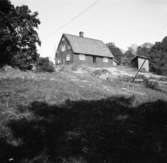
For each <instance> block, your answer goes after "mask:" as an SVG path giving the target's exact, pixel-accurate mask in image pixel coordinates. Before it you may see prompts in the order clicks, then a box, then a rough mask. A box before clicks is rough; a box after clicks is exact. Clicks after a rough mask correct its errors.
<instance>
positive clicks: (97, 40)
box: [63, 33, 105, 44]
mask: <svg viewBox="0 0 167 163" xmlns="http://www.w3.org/2000/svg"><path fill="white" fill-rule="evenodd" d="M63 35H70V36H74V37H77V38H81V39H90V40H95V41H101V42H102V43H103V44H105V43H104V42H103V41H102V40H99V39H94V38H90V37H80V36H78V35H74V34H68V33H63Z"/></svg>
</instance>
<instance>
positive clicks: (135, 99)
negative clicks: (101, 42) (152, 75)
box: [0, 67, 167, 163]
mask: <svg viewBox="0 0 167 163" xmlns="http://www.w3.org/2000/svg"><path fill="white" fill-rule="evenodd" d="M114 69H115V68H114ZM122 69H123V68H122ZM116 71H118V72H116ZM131 73H133V75H134V73H135V72H132V71H131V70H129V72H128V73H126V74H124V72H123V70H118V69H115V70H114V72H113V71H112V70H111V69H110V70H108V69H100V70H99V69H96V68H87V67H86V68H85V67H82V68H79V69H75V70H72V69H70V68H69V67H66V68H63V69H59V70H58V71H57V72H54V73H34V72H22V71H19V70H11V71H7V72H3V71H1V72H0V153H1V155H0V160H1V161H2V160H4V161H2V163H3V162H4V163H6V162H7V160H10V159H13V160H15V162H18V163H34V162H40V163H53V162H55V163H56V162H59V163H60V162H63V161H64V162H66V163H89V162H97V163H101V162H108V163H110V162H113V163H119V162H125V163H129V162H137V161H138V160H141V161H139V162H144V163H145V162H148V160H149V161H150V160H151V161H150V162H153V163H154V162H155V163H157V162H163V161H162V160H167V153H166V150H165V149H166V145H165V142H166V135H167V132H166V115H167V111H166V103H167V102H165V101H167V93H166V91H167V86H166V85H165V83H164V84H163V85H161V86H160V87H159V89H151V88H148V87H146V86H145V85H144V84H143V82H139V83H138V82H137V83H135V82H134V83H132V82H130V81H129V79H131V78H130V77H131V76H133V75H132V74H131ZM127 74H130V77H129V76H128V75H127ZM163 82H164V80H163ZM159 99H161V101H159ZM143 103H144V104H143ZM150 139H151V141H150ZM138 142H139V143H138ZM111 154H112V157H111ZM118 154H119V157H117V156H118ZM57 159H58V160H57ZM59 159H60V160H59ZM87 159H88V160H89V161H88V160H87ZM56 160H57V161H56ZM90 160H92V161H90ZM106 160H108V161H106Z"/></svg>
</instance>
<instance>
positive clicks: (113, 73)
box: [0, 66, 167, 107]
mask: <svg viewBox="0 0 167 163" xmlns="http://www.w3.org/2000/svg"><path fill="white" fill-rule="evenodd" d="M135 73H136V71H135V70H134V69H131V68H127V67H117V68H116V67H111V68H96V67H86V66H79V67H77V68H74V67H71V66H66V67H59V68H58V69H57V71H56V72H54V73H34V72H23V71H20V70H15V69H9V70H7V71H1V72H0V96H1V98H0V105H1V106H3V107H6V105H9V106H10V107H13V106H17V105H26V104H28V103H31V102H33V101H45V102H47V103H49V104H60V103H62V102H64V101H65V100H68V99H70V100H73V101H77V100H84V99H85V100H97V99H103V98H108V97H113V96H117V97H120V96H124V97H131V96H133V97H135V101H134V103H135V104H139V103H143V102H148V101H155V100H157V99H162V100H166V99H167V96H166V94H167V93H166V90H167V85H166V82H165V80H166V78H165V77H163V76H156V75H153V74H150V73H140V74H139V75H138V79H136V81H135V82H133V83H132V82H130V81H131V80H132V79H133V77H134V76H135ZM143 76H145V77H147V78H149V79H154V80H156V81H158V82H159V89H158V90H155V89H151V88H146V86H145V85H144V83H143V82H142V80H143Z"/></svg>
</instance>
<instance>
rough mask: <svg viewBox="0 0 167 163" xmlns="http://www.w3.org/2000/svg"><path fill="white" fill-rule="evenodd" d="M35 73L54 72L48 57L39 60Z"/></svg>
mask: <svg viewBox="0 0 167 163" xmlns="http://www.w3.org/2000/svg"><path fill="white" fill-rule="evenodd" d="M37 71H39V72H54V71H55V68H54V64H53V62H51V61H50V60H49V58H48V57H46V58H42V57H40V58H39V61H38V64H37Z"/></svg>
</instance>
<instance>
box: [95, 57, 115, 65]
mask: <svg viewBox="0 0 167 163" xmlns="http://www.w3.org/2000/svg"><path fill="white" fill-rule="evenodd" d="M103 58H107V57H97V58H96V60H97V62H96V63H97V65H100V66H111V65H113V59H112V58H108V62H107V63H106V62H103Z"/></svg>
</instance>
